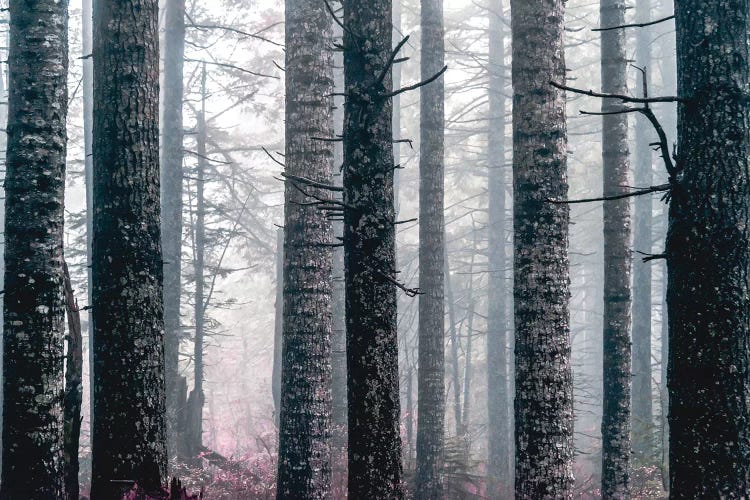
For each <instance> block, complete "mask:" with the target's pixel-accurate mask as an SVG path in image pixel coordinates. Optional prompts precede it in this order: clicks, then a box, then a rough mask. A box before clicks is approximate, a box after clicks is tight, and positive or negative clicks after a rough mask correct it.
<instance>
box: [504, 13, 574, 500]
mask: <svg viewBox="0 0 750 500" xmlns="http://www.w3.org/2000/svg"><path fill="white" fill-rule="evenodd" d="M511 14H512V30H513V89H514V92H513V177H514V179H513V180H514V193H515V198H514V208H515V210H514V221H515V224H514V229H515V240H514V241H515V256H514V258H515V261H514V266H513V268H514V278H515V279H514V299H515V329H516V349H515V352H516V398H515V422H516V482H515V490H516V496H517V497H519V498H540V499H541V498H570V497H571V496H572V493H571V487H572V484H573V471H572V462H573V380H572V374H571V367H570V332H569V321H570V314H569V311H568V299H569V296H570V290H569V280H570V275H569V266H568V222H569V217H570V216H569V209H568V207H567V206H566V205H561V204H554V203H549V202H548V200H549V199H554V200H565V199H566V198H567V196H568V182H567V175H566V162H567V131H566V127H565V94H564V93H563V92H561V91H559V90H557V89H555V88H553V87H552V86H551V85H550V84H549V82H550V81H557V82H562V81H564V80H565V57H564V49H563V31H564V26H563V25H564V22H563V17H564V8H563V2H562V0H512V2H511Z"/></svg>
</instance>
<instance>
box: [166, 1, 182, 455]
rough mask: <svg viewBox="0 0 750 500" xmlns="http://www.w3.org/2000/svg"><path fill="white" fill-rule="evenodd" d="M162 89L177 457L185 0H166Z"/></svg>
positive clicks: (169, 372) (169, 373)
mask: <svg viewBox="0 0 750 500" xmlns="http://www.w3.org/2000/svg"><path fill="white" fill-rule="evenodd" d="M164 26H165V33H164V49H163V51H164V87H163V88H162V100H163V111H162V113H163V114H162V143H161V188H162V191H161V195H162V198H161V212H162V229H161V230H162V248H163V253H164V338H165V348H164V355H165V360H166V365H165V369H164V372H165V378H166V383H167V444H168V448H169V452H170V455H171V456H177V457H181V456H182V455H183V452H184V450H180V449H179V446H180V445H179V443H180V439H179V438H178V437H177V436H178V435H179V434H180V433H181V431H182V429H179V428H178V427H177V412H178V411H180V410H179V409H178V407H177V404H176V403H177V401H178V400H179V399H180V395H178V394H177V387H178V385H179V384H178V379H179V357H180V356H179V354H180V353H179V351H180V338H181V336H182V330H181V325H180V294H181V289H182V280H181V269H182V191H183V184H182V182H183V176H184V172H183V167H182V163H183V156H184V153H183V150H184V146H183V118H182V100H183V74H182V72H183V59H184V55H185V0H169V1H167V3H166V6H165V11H164Z"/></svg>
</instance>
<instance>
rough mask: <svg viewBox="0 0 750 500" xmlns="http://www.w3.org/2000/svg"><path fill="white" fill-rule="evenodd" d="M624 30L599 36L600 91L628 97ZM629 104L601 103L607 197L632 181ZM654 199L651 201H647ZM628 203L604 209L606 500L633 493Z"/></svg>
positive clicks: (610, 11) (605, 20) (609, 10)
mask: <svg viewBox="0 0 750 500" xmlns="http://www.w3.org/2000/svg"><path fill="white" fill-rule="evenodd" d="M626 8H627V6H626V3H625V1H624V0H601V2H600V3H599V23H600V25H601V26H600V27H601V28H611V27H615V26H621V25H623V24H625V9H626ZM625 42H626V40H625V30H624V29H605V30H604V31H602V32H601V73H602V92H604V93H608V94H620V95H622V94H627V90H628V86H627V67H628V60H627V55H626V53H625V49H626V47H625ZM624 108H625V105H624V104H623V103H622V102H621V101H618V100H616V99H604V100H603V101H602V160H603V180H604V185H603V192H604V196H617V195H621V194H625V193H627V192H629V191H630V188H629V182H628V169H629V167H630V164H629V163H630V162H629V158H628V154H629V152H628V119H627V116H628V115H627V114H626V113H618V111H622V110H623V109H624ZM647 199H650V198H647ZM631 263H632V256H631V245H630V200H629V199H627V198H623V199H620V200H612V201H607V202H606V203H605V204H604V309H603V310H604V318H603V323H604V330H603V335H602V342H603V344H602V346H603V349H602V352H603V354H604V357H603V360H602V363H603V365H602V366H603V377H602V381H603V390H604V394H603V408H602V496H603V497H604V498H622V497H627V496H628V495H629V494H630V454H631V447H630V377H631V375H630V371H631V368H630V303H631V293H630V273H631V268H632V264H631Z"/></svg>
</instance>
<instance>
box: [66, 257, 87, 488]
mask: <svg viewBox="0 0 750 500" xmlns="http://www.w3.org/2000/svg"><path fill="white" fill-rule="evenodd" d="M63 271H64V273H63V275H64V280H65V312H66V315H67V318H68V336H67V340H68V352H67V353H66V355H65V399H64V400H63V420H64V427H63V441H64V446H63V455H64V460H65V471H64V474H65V498H66V499H67V500H79V498H80V496H79V492H80V491H79V490H80V488H79V485H78V470H79V461H78V445H79V442H80V437H81V402H82V400H83V336H82V332H81V313H80V308H79V307H78V300H77V299H76V298H75V295H74V293H73V285H72V284H71V282H70V274H69V273H68V266H67V264H66V263H65V262H63Z"/></svg>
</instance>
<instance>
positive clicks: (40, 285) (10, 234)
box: [0, 0, 68, 500]
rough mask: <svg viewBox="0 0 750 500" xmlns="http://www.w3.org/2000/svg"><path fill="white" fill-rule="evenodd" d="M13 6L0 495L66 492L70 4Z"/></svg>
mask: <svg viewBox="0 0 750 500" xmlns="http://www.w3.org/2000/svg"><path fill="white" fill-rule="evenodd" d="M9 11H10V47H9V53H8V77H9V82H8V86H9V90H10V92H9V96H8V127H7V131H8V142H7V160H6V165H7V173H6V177H5V196H6V200H5V235H4V236H5V238H4V239H5V291H4V295H3V299H4V318H3V342H4V351H3V395H4V398H3V448H2V463H3V471H2V490H1V491H0V497H2V498H7V499H9V500H15V499H18V500H21V499H28V498H63V489H64V486H63V480H64V475H63V410H62V403H63V352H64V338H65V296H64V293H63V220H64V215H65V211H64V190H65V154H66V148H67V138H66V128H65V120H66V116H67V109H68V87H67V76H68V52H67V51H68V31H67V30H68V4H67V2H65V1H56V0H40V1H36V2H28V1H25V0H12V1H11V2H10V3H9Z"/></svg>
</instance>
